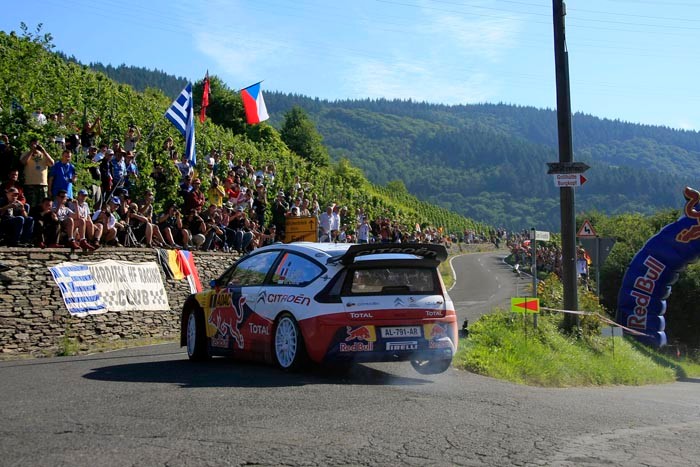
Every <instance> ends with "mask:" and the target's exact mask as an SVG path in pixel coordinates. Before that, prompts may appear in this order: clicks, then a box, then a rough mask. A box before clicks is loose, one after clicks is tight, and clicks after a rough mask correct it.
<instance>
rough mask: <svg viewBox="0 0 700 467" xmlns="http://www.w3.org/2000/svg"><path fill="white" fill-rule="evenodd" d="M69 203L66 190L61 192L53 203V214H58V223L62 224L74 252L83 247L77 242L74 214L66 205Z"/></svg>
mask: <svg viewBox="0 0 700 467" xmlns="http://www.w3.org/2000/svg"><path fill="white" fill-rule="evenodd" d="M67 202H68V194H67V192H66V190H59V191H58V193H56V196H55V198H54V202H53V206H52V209H53V212H54V213H56V217H57V218H58V222H60V223H61V227H63V231H64V232H65V233H66V235H67V237H68V247H70V248H72V249H74V250H80V249H81V246H80V244H79V243H78V242H76V241H75V220H74V212H73V211H72V210H71V209H70V208H69V207H68V206H67V205H66V203H67Z"/></svg>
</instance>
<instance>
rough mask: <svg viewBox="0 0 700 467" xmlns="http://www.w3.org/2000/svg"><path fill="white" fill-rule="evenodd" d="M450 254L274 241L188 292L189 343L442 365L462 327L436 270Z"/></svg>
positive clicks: (300, 358)
mask: <svg viewBox="0 0 700 467" xmlns="http://www.w3.org/2000/svg"><path fill="white" fill-rule="evenodd" d="M446 258H447V251H446V250H445V247H443V246H441V245H427V244H393V243H389V244H387V243H381V244H364V245H350V244H334V243H307V242H299V243H291V244H275V245H269V246H266V247H263V248H260V249H257V250H255V252H253V253H252V254H250V255H248V256H244V257H243V258H241V259H239V260H238V261H237V262H236V263H235V264H233V265H232V266H231V267H230V268H229V269H228V270H226V272H224V273H223V274H222V275H221V277H219V278H218V279H216V280H214V281H212V283H211V285H212V289H211V290H208V291H205V292H201V293H198V294H193V295H191V296H190V297H188V299H187V300H186V301H185V304H184V306H183V309H182V321H181V323H182V326H181V337H180V344H181V345H182V346H186V347H187V355H188V356H189V358H190V359H191V360H203V359H207V358H209V357H211V356H213V355H223V356H233V357H236V358H243V359H253V360H262V361H266V362H271V363H275V364H276V365H278V366H279V367H280V368H282V369H284V370H292V369H296V368H299V367H301V366H302V365H303V364H304V363H306V362H307V361H308V360H311V361H312V362H315V363H319V364H331V365H338V366H347V365H350V364H352V363H354V362H379V361H410V362H411V364H412V365H413V367H414V368H415V369H416V371H418V372H419V373H422V374H434V373H441V372H443V371H445V370H446V369H447V368H448V367H449V366H450V363H451V362H452V356H453V355H454V353H455V351H456V349H457V333H458V330H457V317H456V314H455V311H454V305H453V304H452V301H451V300H450V297H449V296H448V295H447V292H446V291H445V286H444V284H443V282H442V279H441V277H440V274H439V272H438V270H437V266H438V264H440V262H442V261H444V260H445V259H446Z"/></svg>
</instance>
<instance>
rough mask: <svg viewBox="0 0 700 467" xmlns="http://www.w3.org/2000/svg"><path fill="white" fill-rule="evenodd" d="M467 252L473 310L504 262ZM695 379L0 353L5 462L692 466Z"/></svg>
mask: <svg viewBox="0 0 700 467" xmlns="http://www.w3.org/2000/svg"><path fill="white" fill-rule="evenodd" d="M470 256H471V257H473V258H474V259H471V258H465V259H461V260H459V259H456V260H455V268H456V269H457V270H458V284H465V281H466V282H471V283H473V284H475V285H474V287H476V289H479V290H474V294H473V295H472V296H471V298H473V299H470V296H465V295H461V287H462V285H459V287H460V289H457V287H456V288H455V289H453V295H454V296H455V297H457V299H458V301H459V302H474V303H463V304H462V305H460V306H458V309H459V312H460V314H462V313H463V316H470V317H471V316H476V314H478V313H481V312H484V310H487V309H488V306H489V305H491V304H493V303H494V302H493V301H494V300H495V301H496V302H498V300H500V299H499V298H498V297H499V292H498V290H499V289H498V285H497V283H498V281H497V279H496V278H497V277H501V274H500V273H499V271H497V270H496V267H497V263H494V262H492V259H493V258H494V255H493V254H485V255H470ZM479 257H481V259H482V261H481V264H482V267H483V268H485V269H484V271H485V272H484V271H481V272H479V271H480V270H479V269H478V268H479V266H477V265H478V264H479ZM474 261H476V263H474ZM460 268H463V269H464V271H463V276H460V271H459V270H460ZM488 268H491V269H492V270H491V273H489V272H488ZM488 274H492V279H488V277H482V276H488ZM510 274H512V273H510ZM502 276H504V279H503V280H505V277H510V276H508V274H507V271H506V270H503V274H502ZM460 277H462V279H460ZM508 280H509V281H510V280H512V277H511V278H510V279H508ZM478 284H481V285H478ZM494 284H495V285H494ZM504 287H506V284H505V283H502V284H501V289H502V288H504ZM477 292H481V293H482V294H481V295H479V294H477ZM502 293H503V294H505V293H506V292H502ZM492 295H493V297H492ZM504 296H505V295H504ZM476 302H479V303H476ZM481 302H483V303H481ZM698 383H700V380H687V381H684V382H680V383H674V384H669V385H662V386H646V387H634V388H631V387H611V388H591V389H542V388H530V387H524V386H517V385H513V384H510V383H505V382H502V381H497V380H494V379H490V378H485V377H482V376H478V375H474V374H471V373H467V372H462V371H458V370H455V369H450V370H448V371H447V372H446V373H443V374H441V375H438V376H435V377H424V376H419V375H417V374H415V373H414V372H413V371H412V369H411V368H410V366H409V365H408V364H377V365H358V366H357V367H356V368H355V369H353V370H352V371H351V372H350V373H349V374H347V375H342V376H339V375H329V374H325V373H323V372H321V371H318V370H317V371H308V372H305V373H301V374H286V373H282V372H280V371H278V370H276V369H274V368H270V367H267V366H264V365H257V364H248V363H239V362H235V361H231V360H227V359H214V360H213V361H211V362H208V363H204V364H192V363H190V362H189V361H187V359H186V356H185V354H184V352H182V350H181V349H180V348H179V347H177V346H176V345H174V344H167V345H161V346H152V347H143V348H139V349H130V350H122V351H118V352H111V353H105V354H98V355H93V356H88V357H67V358H50V359H40V360H24V361H11V362H0V394H2V397H0V415H1V418H2V424H0V433H1V434H2V436H0V456H1V457H0V465H3V466H4V465H11V466H15V465H19V466H25V465H26V466H44V465H46V466H55V465H70V466H74V465H78V466H81V465H85V466H101V465H118V466H122V465H144V466H151V465H169V466H180V465H182V466H185V465H198V466H199V465H249V464H256V465H280V464H286V465H338V464H342V465H420V466H423V465H479V466H481V465H488V466H503V465H561V466H580V465H600V464H608V465H629V466H638V465H640V464H642V465H663V466H681V465H697V463H698V459H700V444H699V443H697V439H698V438H699V437H700V384H698Z"/></svg>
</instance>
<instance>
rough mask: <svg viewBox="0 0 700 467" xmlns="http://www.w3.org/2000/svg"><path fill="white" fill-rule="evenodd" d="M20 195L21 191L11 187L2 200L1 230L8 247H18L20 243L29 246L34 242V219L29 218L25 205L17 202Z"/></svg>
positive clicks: (0, 210) (0, 208) (0, 203)
mask: <svg viewBox="0 0 700 467" xmlns="http://www.w3.org/2000/svg"><path fill="white" fill-rule="evenodd" d="M18 194H19V190H17V188H15V187H11V188H8V189H7V190H6V191H5V197H4V199H3V200H0V228H1V229H2V232H3V234H4V236H5V243H6V244H7V246H17V245H18V244H19V243H20V242H21V243H22V244H24V245H29V244H30V243H31V241H32V232H33V228H34V219H32V218H31V217H29V214H28V213H27V211H26V210H25V206H24V203H21V202H19V201H18V200H17V196H18Z"/></svg>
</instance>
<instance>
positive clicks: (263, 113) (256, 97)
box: [241, 81, 270, 125]
mask: <svg viewBox="0 0 700 467" xmlns="http://www.w3.org/2000/svg"><path fill="white" fill-rule="evenodd" d="M261 82H262V81H261ZM241 99H243V107H244V108H245V117H246V121H247V122H248V125H255V124H256V123H260V122H263V121H265V120H267V119H268V118H270V116H269V115H268V114H267V107H265V99H263V95H262V91H261V90H260V83H255V84H254V85H252V86H248V87H247V88H243V89H241Z"/></svg>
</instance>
